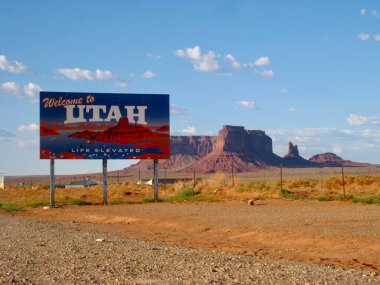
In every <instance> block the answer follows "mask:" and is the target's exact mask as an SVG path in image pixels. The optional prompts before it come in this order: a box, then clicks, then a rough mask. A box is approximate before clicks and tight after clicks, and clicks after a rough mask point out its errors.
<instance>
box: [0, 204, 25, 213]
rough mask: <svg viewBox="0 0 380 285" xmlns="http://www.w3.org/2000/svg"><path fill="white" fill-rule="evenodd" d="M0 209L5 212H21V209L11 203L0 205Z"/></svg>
mask: <svg viewBox="0 0 380 285" xmlns="http://www.w3.org/2000/svg"><path fill="white" fill-rule="evenodd" d="M0 209H1V210H3V211H5V212H16V211H22V210H23V208H21V207H20V206H18V205H16V204H13V203H0Z"/></svg>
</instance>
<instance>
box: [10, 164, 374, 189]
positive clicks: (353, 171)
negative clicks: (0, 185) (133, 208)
mask: <svg viewBox="0 0 380 285" xmlns="http://www.w3.org/2000/svg"><path fill="white" fill-rule="evenodd" d="M341 172H342V169H341V168H340V167H321V168H285V167H284V168H282V180H283V182H284V183H285V182H286V181H289V180H295V179H316V180H318V181H319V184H320V187H321V188H322V187H323V183H324V181H325V180H326V179H328V178H330V177H342V173H341ZM212 175H213V174H199V173H196V172H195V171H193V172H191V171H190V172H187V173H181V174H178V173H176V172H174V171H172V170H170V169H159V178H160V179H161V180H160V181H163V182H162V183H175V182H178V181H188V182H189V181H193V182H194V183H195V182H196V181H199V180H200V179H204V178H210V177H212ZM224 175H225V177H226V178H227V179H230V184H231V185H234V184H235V183H237V182H239V181H240V182H241V181H255V180H256V181H259V180H260V181H267V180H277V181H280V180H281V171H280V167H277V168H276V167H271V168H267V169H258V170H255V171H252V172H246V173H237V172H236V171H234V169H233V167H232V168H231V171H230V172H229V173H224ZM356 175H374V176H376V175H380V168H379V167H344V176H356ZM344 176H343V177H344ZM152 178H153V169H147V170H146V169H145V170H136V171H134V172H127V171H111V172H109V173H108V184H109V185H113V184H125V183H138V181H142V180H150V179H152ZM88 180H97V181H99V182H100V181H102V174H101V173H97V174H80V175H70V176H69V175H57V176H56V185H57V186H60V185H61V186H63V185H65V184H70V183H74V182H81V181H83V182H85V181H88ZM4 182H5V183H4V184H5V189H36V188H47V189H48V188H49V176H47V175H46V176H22V177H21V176H20V177H9V176H6V177H5V181H4ZM83 184H84V185H85V184H86V183H83Z"/></svg>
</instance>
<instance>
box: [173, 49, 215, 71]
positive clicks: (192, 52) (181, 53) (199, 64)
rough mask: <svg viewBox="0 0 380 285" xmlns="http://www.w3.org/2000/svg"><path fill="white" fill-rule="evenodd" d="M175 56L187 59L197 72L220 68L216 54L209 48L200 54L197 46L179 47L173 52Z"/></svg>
mask: <svg viewBox="0 0 380 285" xmlns="http://www.w3.org/2000/svg"><path fill="white" fill-rule="evenodd" d="M175 55H176V56H177V57H183V58H186V59H188V60H189V61H190V62H191V63H192V64H193V67H194V69H195V70H196V71H199V72H216V71H219V70H221V67H220V65H219V62H218V59H217V58H218V56H217V54H216V53H215V52H214V51H212V50H210V51H208V52H207V53H205V54H202V52H201V48H200V47H199V46H194V47H193V48H186V49H179V50H177V51H176V52H175Z"/></svg>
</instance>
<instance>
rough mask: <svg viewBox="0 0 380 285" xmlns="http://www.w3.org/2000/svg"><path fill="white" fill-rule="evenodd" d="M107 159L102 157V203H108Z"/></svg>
mask: <svg viewBox="0 0 380 285" xmlns="http://www.w3.org/2000/svg"><path fill="white" fill-rule="evenodd" d="M107 196H108V182H107V159H106V158H103V205H104V206H107V205H108V199H107Z"/></svg>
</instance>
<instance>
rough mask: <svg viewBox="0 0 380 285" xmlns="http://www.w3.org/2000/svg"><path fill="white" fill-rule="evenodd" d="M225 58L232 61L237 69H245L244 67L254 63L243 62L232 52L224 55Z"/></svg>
mask: <svg viewBox="0 0 380 285" xmlns="http://www.w3.org/2000/svg"><path fill="white" fill-rule="evenodd" d="M224 59H225V60H227V61H229V62H231V65H232V67H233V68H235V69H243V68H247V67H249V66H252V64H249V63H242V62H240V61H238V60H237V59H236V58H235V57H234V56H233V55H232V54H226V55H225V56H224Z"/></svg>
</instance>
